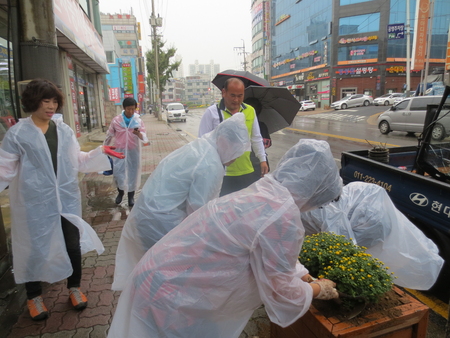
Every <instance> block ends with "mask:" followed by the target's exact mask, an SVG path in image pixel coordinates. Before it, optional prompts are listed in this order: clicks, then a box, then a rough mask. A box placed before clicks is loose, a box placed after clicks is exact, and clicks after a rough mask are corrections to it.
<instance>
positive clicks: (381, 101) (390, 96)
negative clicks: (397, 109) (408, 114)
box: [373, 93, 404, 106]
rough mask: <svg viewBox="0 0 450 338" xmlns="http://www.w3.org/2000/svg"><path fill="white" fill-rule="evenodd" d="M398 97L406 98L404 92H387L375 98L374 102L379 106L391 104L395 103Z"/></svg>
mask: <svg viewBox="0 0 450 338" xmlns="http://www.w3.org/2000/svg"><path fill="white" fill-rule="evenodd" d="M397 97H403V98H404V94H403V93H387V94H384V95H381V96H380V97H377V98H376V99H374V100H373V104H374V105H375V106H378V105H380V106H381V105H383V106H389V105H391V104H394V100H395V99H396V98H397Z"/></svg>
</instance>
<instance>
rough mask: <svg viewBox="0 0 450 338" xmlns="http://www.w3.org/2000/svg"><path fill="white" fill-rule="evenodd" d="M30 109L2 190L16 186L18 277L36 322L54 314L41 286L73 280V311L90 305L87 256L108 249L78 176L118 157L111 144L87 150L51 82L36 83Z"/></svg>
mask: <svg viewBox="0 0 450 338" xmlns="http://www.w3.org/2000/svg"><path fill="white" fill-rule="evenodd" d="M22 105H23V106H24V109H25V111H27V112H29V113H31V116H29V117H27V118H23V119H20V121H19V122H18V123H17V124H16V125H14V126H13V127H11V128H10V129H9V130H8V132H7V133H6V135H5V137H4V139H3V141H2V143H1V147H0V191H2V190H4V189H5V188H6V187H7V186H8V185H9V199H10V206H11V238H12V253H13V268H14V278H15V281H16V283H18V284H20V283H25V288H26V291H27V298H28V302H27V305H28V309H29V311H30V315H31V317H32V318H33V319H35V320H41V319H44V318H46V317H47V316H48V311H47V309H46V307H45V305H44V303H43V299H42V297H41V294H42V289H41V281H44V282H48V283H54V282H58V281H60V280H62V279H65V278H67V287H68V288H69V290H70V291H69V294H70V299H71V301H72V305H73V306H74V307H75V308H76V309H78V310H81V309H83V308H85V307H86V305H87V298H86V297H85V295H84V294H83V293H82V292H81V291H80V282H81V271H82V269H81V255H82V254H83V253H85V252H88V251H91V250H94V249H95V250H97V252H98V253H99V254H100V253H102V252H103V250H104V248H103V245H102V243H101V242H100V239H99V238H98V237H97V235H96V233H95V231H94V230H93V229H92V228H91V227H90V225H89V224H87V223H86V222H85V221H84V220H83V219H82V218H81V196H80V190H79V187H78V172H85V173H87V172H97V171H99V170H108V169H111V165H110V163H109V161H108V157H107V156H106V155H105V154H104V153H107V154H109V155H111V156H116V155H118V154H117V153H115V152H114V151H111V150H110V148H109V147H106V146H103V147H102V146H100V147H98V148H96V149H94V150H92V151H90V152H88V153H86V152H82V151H80V146H79V144H78V141H77V139H76V138H75V135H74V132H73V131H72V129H71V128H70V127H69V126H68V125H67V124H65V123H64V122H63V120H62V115H60V114H55V113H56V112H57V111H59V110H60V109H61V108H62V106H63V94H62V92H61V91H60V90H59V89H58V88H57V87H56V86H55V85H54V84H53V83H51V82H50V81H48V80H43V79H36V80H33V81H31V82H30V83H29V84H28V85H27V86H26V88H25V90H24V92H23V93H22ZM57 115H59V116H57Z"/></svg>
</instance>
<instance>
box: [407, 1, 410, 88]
mask: <svg viewBox="0 0 450 338" xmlns="http://www.w3.org/2000/svg"><path fill="white" fill-rule="evenodd" d="M409 1H410V0H406V97H409V96H410V93H411V49H410V44H411V30H410V13H409Z"/></svg>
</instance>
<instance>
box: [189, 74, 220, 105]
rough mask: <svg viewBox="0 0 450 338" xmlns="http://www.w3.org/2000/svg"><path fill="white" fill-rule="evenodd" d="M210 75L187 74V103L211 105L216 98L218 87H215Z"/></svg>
mask: <svg viewBox="0 0 450 338" xmlns="http://www.w3.org/2000/svg"><path fill="white" fill-rule="evenodd" d="M213 87H214V85H213V84H212V83H211V77H210V75H206V74H199V75H194V76H187V77H186V81H185V99H186V103H191V104H196V105H210V104H213V103H214V102H215V101H216V100H215V95H217V92H219V91H218V89H217V88H213Z"/></svg>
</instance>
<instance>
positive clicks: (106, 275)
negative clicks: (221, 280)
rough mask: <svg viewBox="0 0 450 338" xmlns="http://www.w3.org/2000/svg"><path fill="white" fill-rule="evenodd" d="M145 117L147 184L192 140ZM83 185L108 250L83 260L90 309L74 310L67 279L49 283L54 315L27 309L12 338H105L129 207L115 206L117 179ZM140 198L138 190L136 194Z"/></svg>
mask: <svg viewBox="0 0 450 338" xmlns="http://www.w3.org/2000/svg"><path fill="white" fill-rule="evenodd" d="M142 119H143V120H144V123H145V126H146V128H147V135H148V138H149V140H150V142H151V145H150V146H149V147H144V148H143V152H142V185H143V184H144V183H145V181H146V179H147V177H148V176H149V175H150V174H151V172H152V171H153V170H154V168H155V167H156V166H157V165H158V163H159V162H160V161H161V160H162V159H163V158H164V157H165V156H166V155H168V154H169V153H171V152H172V151H174V150H176V149H178V148H179V147H181V146H183V145H184V144H186V143H187V140H186V139H184V138H183V137H182V136H181V135H179V133H178V132H176V131H175V130H174V129H172V128H171V127H170V126H168V125H167V124H166V123H165V121H158V120H157V118H155V117H154V116H153V115H149V114H147V115H144V116H143V117H142ZM95 146H98V143H97V144H95ZM80 187H81V191H82V203H83V218H84V219H85V220H86V221H87V222H88V223H89V224H91V225H92V227H93V228H94V230H95V231H96V232H97V234H98V236H99V237H100V239H101V240H102V242H103V245H104V247H105V252H104V253H103V254H102V255H97V253H96V252H90V253H88V254H86V255H84V256H83V277H82V281H81V288H82V290H83V291H85V292H86V295H87V297H88V307H87V308H86V309H85V310H83V311H80V312H79V311H76V310H74V309H73V308H72V306H71V304H70V302H69V300H68V298H69V293H68V290H67V288H66V286H65V285H66V281H65V280H64V281H61V282H58V283H54V284H45V285H44V288H43V295H42V296H43V298H44V302H45V305H46V306H47V308H48V310H49V313H50V316H49V318H48V319H47V320H44V321H40V322H35V321H33V320H31V318H30V316H29V314H28V309H27V308H26V306H24V308H23V312H22V313H21V315H20V317H19V319H18V321H17V322H16V323H15V324H14V326H13V327H12V330H11V332H10V335H9V336H8V337H10V338H34V337H42V338H50V337H51V338H59V337H61V338H63V337H64V338H69V337H76V338H84V337H106V333H107V331H108V328H109V326H110V324H111V320H112V316H113V314H114V309H115V305H116V304H117V301H118V298H119V294H120V293H119V292H114V291H112V290H111V284H112V281H113V275H114V264H115V253H116V249H117V244H118V242H119V238H120V234H121V231H122V227H123V225H124V223H125V219H126V217H127V215H128V213H129V209H128V207H127V200H126V198H125V199H124V200H125V201H124V202H123V203H122V204H121V205H119V206H117V205H116V204H115V203H114V199H115V196H116V192H117V191H116V189H115V187H114V184H113V178H112V176H103V175H100V174H97V173H91V174H87V175H84V177H83V178H82V180H81V182H80ZM138 194H139V191H138V192H137V194H136V196H138Z"/></svg>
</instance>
